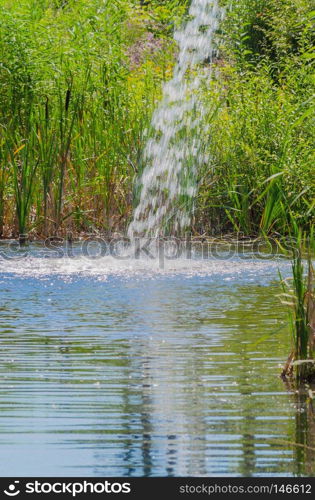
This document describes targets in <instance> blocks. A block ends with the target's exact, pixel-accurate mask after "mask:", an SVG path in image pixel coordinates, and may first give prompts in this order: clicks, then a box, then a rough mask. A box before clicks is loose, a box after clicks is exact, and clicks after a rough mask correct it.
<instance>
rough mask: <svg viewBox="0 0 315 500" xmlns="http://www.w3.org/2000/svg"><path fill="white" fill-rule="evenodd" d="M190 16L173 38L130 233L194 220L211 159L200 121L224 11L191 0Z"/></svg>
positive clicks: (213, 1)
mask: <svg viewBox="0 0 315 500" xmlns="http://www.w3.org/2000/svg"><path fill="white" fill-rule="evenodd" d="M189 16H190V20H189V21H188V22H187V24H186V25H185V26H184V27H183V28H182V29H181V30H179V31H177V32H175V35H174V38H175V40H176V41H177V42H178V45H179V56H178V62H177V64H176V66H175V69H174V76H173V78H172V79H171V80H170V81H169V82H167V83H166V84H165V85H164V87H163V97H162V101H161V103H160V104H159V106H158V108H157V109H156V110H155V112H154V114H153V118H152V123H151V125H152V128H153V130H154V133H153V137H152V138H151V139H149V141H148V142H147V145H146V148H145V151H144V163H145V165H146V167H145V169H144V171H143V174H142V177H141V179H140V185H141V193H140V200H139V204H138V206H137V208H136V209H135V211H134V216H133V220H132V222H131V224H130V226H129V229H128V236H129V237H130V239H131V240H132V239H133V238H135V237H138V236H141V237H159V236H163V235H165V234H166V232H168V233H172V234H178V233H180V231H182V230H184V229H185V227H187V226H188V225H189V223H190V214H191V209H192V200H193V199H194V196H195V194H196V190H197V182H196V172H197V170H198V166H199V165H200V164H201V163H202V162H204V161H205V160H206V157H205V154H204V152H203V151H202V149H203V148H202V140H201V127H202V118H203V115H204V106H203V105H202V101H201V99H200V89H201V86H202V83H203V82H205V81H206V80H210V78H211V61H212V59H213V57H214V56H215V53H216V47H215V37H214V35H215V32H216V31H217V28H218V25H219V22H220V20H221V18H222V17H223V10H222V9H221V8H220V7H219V5H218V0H192V3H191V7H190V10H189Z"/></svg>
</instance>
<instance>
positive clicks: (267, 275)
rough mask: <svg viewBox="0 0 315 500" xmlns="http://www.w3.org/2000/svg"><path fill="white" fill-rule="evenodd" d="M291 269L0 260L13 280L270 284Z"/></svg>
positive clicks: (231, 263) (184, 262)
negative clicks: (182, 280)
mask: <svg viewBox="0 0 315 500" xmlns="http://www.w3.org/2000/svg"><path fill="white" fill-rule="evenodd" d="M279 267H280V268H281V269H283V270H285V269H289V262H287V261H281V260H277V259H272V260H262V259H257V258H256V257H255V256H247V258H245V259H244V258H241V257H237V256H235V257H233V258H232V259H224V258H213V257H210V258H207V259H201V258H194V259H185V258H179V259H174V260H169V259H164V260H163V261H161V260H159V259H150V258H141V259H134V258H127V259H124V260H119V259H117V258H115V257H113V256H105V257H101V258H97V259H91V258H87V257H83V256H79V257H74V258H69V257H63V258H38V257H32V256H29V257H25V258H23V259H20V260H5V259H0V278H1V275H2V276H3V275H11V276H12V277H14V276H15V277H25V278H29V277H33V278H44V277H52V276H56V277H57V276H59V277H62V278H67V277H68V278H75V277H77V278H78V277H87V278H89V277H91V278H95V279H97V280H101V281H102V280H106V279H108V278H109V277H113V276H117V277H123V278H137V279H142V278H148V277H158V276H182V277H194V276H200V277H203V276H204V277H205V276H209V277H211V276H212V277H220V279H222V280H225V281H230V280H241V281H242V279H245V280H246V281H261V280H263V281H265V280H267V281H270V280H273V279H276V276H277V269H278V268H279Z"/></svg>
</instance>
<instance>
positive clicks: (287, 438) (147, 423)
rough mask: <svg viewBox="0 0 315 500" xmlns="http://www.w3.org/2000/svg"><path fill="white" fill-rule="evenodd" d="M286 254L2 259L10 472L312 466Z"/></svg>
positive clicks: (0, 471)
mask: <svg viewBox="0 0 315 500" xmlns="http://www.w3.org/2000/svg"><path fill="white" fill-rule="evenodd" d="M278 267H280V268H281V269H282V272H283V273H284V274H288V272H289V264H288V263H287V262H284V261H280V262H279V261H265V260H259V259H254V258H252V259H247V260H244V259H240V258H238V257H234V258H233V259H230V260H225V259H208V260H206V261H205V260H203V261H198V260H195V261H183V260H181V261H172V262H169V263H168V265H167V266H166V268H165V269H163V270H161V269H159V268H158V266H157V264H156V263H154V262H151V261H136V262H132V261H123V262H117V261H115V260H114V259H111V258H109V257H108V258H107V257H106V258H103V259H100V260H87V259H83V258H82V257H78V258H76V259H56V258H54V259H52V258H50V259H47V258H46V259H45V258H39V257H36V256H35V257H34V256H33V257H28V258H25V259H23V260H21V261H17V262H16V261H8V260H5V259H1V258H0V286H1V288H0V321H1V323H0V340H1V354H0V355H1V364H0V377H1V387H0V440H1V448H0V475H2V476H5V475H10V476H23V475H24V476H27V475H33V476H45V475H46V476H49V475H51V476H58V475H59V476H67V475H68V476H81V475H82V476H102V475H105V476H114V475H116V476H121V475H126V476H143V475H146V476H154V475H161V476H166V475H170V476H172V475H175V476H181V475H215V476H220V475H229V476H233V475H235V476H240V475H245V476H251V475H253V476H265V475H269V474H272V475H280V476H285V475H286V476H292V475H314V472H315V466H314V458H315V438H314V434H315V432H314V430H315V425H314V416H313V414H312V413H311V409H310V407H309V406H308V405H307V402H306V397H305V396H303V394H300V395H299V394H296V393H295V392H294V390H293V389H292V388H291V387H289V385H285V384H284V382H283V381H282V380H281V379H280V378H279V377H278V375H279V365H280V364H281V363H283V361H284V359H285V358H286V356H287V354H288V351H289V333H288V330H287V327H286V314H285V311H284V309H283V306H281V304H280V301H279V299H278V298H277V297H276V295H277V294H278V293H279V289H278V287H277V283H276V280H277V269H278Z"/></svg>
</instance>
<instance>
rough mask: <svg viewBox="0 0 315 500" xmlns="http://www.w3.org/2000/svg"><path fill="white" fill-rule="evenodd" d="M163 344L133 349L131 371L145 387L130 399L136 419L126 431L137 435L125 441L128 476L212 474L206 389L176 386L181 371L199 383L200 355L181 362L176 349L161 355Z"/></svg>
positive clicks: (128, 404)
mask: <svg viewBox="0 0 315 500" xmlns="http://www.w3.org/2000/svg"><path fill="white" fill-rule="evenodd" d="M161 345H163V343H162V344H161V343H160V342H159V341H158V340H157V339H152V338H147V337H145V338H143V339H142V341H141V345H139V343H138V344H137V345H135V346H134V347H133V346H132V345H131V347H130V350H131V352H130V358H129V359H130V367H129V371H130V373H132V378H133V380H135V381H138V382H139V384H138V383H137V384H136V386H135V387H134V390H133V391H129V392H126V393H125V395H124V399H125V405H124V406H125V408H126V412H130V419H131V420H132V422H131V423H129V424H128V421H127V420H126V431H127V433H131V434H129V435H130V439H126V441H125V443H126V451H125V455H124V461H125V463H126V465H128V474H129V475H135V474H137V475H138V474H139V473H140V475H144V476H150V475H152V474H157V473H158V474H159V475H165V476H175V475H192V476H194V475H200V474H206V465H205V455H206V428H207V427H206V423H205V421H204V419H203V416H202V414H203V412H202V411H200V408H202V405H204V401H205V395H204V391H203V387H202V386H200V385H198V383H197V382H193V383H192V386H191V387H187V386H185V385H184V384H182V383H181V382H178V383H176V379H177V378H178V377H180V378H181V375H180V373H179V372H181V371H183V372H184V373H185V376H187V372H188V371H192V372H193V373H192V374H191V376H189V379H190V380H196V381H197V380H198V371H199V370H198V365H199V357H198V353H197V352H196V351H195V350H192V351H191V350H187V352H186V355H185V358H182V357H181V358H179V355H178V352H177V351H176V350H174V351H173V355H171V351H170V350H169V349H168V350H167V351H166V352H165V353H163V352H161ZM147 353H150V354H147ZM179 365H180V366H179ZM179 368H180V369H179ZM135 435H137V437H138V439H137V442H138V445H137V447H136V451H135V441H134V437H135ZM196 435H197V436H198V440H196V439H195V436H196ZM131 448H133V451H131ZM130 461H131V462H132V463H133V464H134V466H132V464H130ZM140 462H141V463H140Z"/></svg>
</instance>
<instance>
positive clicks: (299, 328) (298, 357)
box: [281, 231, 315, 382]
mask: <svg viewBox="0 0 315 500" xmlns="http://www.w3.org/2000/svg"><path fill="white" fill-rule="evenodd" d="M301 235H302V232H301V231H299V232H298V237H297V239H296V243H295V244H294V246H293V258H292V279H290V280H288V279H287V280H282V287H283V295H282V296H281V298H282V301H283V303H284V304H287V305H288V306H289V316H290V326H291V332H292V339H293V348H292V352H291V354H290V356H289V358H288V360H287V362H286V364H285V366H284V368H283V371H282V376H284V377H285V376H287V375H290V374H293V372H294V371H295V375H296V378H297V380H298V381H299V382H302V381H307V380H309V381H312V380H314V378H315V358H314V355H315V274H314V267H313V263H312V255H313V252H314V239H313V237H311V238H308V239H307V245H306V248H307V249H308V250H307V251H308V256H307V259H306V262H307V264H306V266H307V267H306V266H305V263H304V261H303V248H305V241H304V242H302V237H301ZM304 240H305V239H304Z"/></svg>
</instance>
